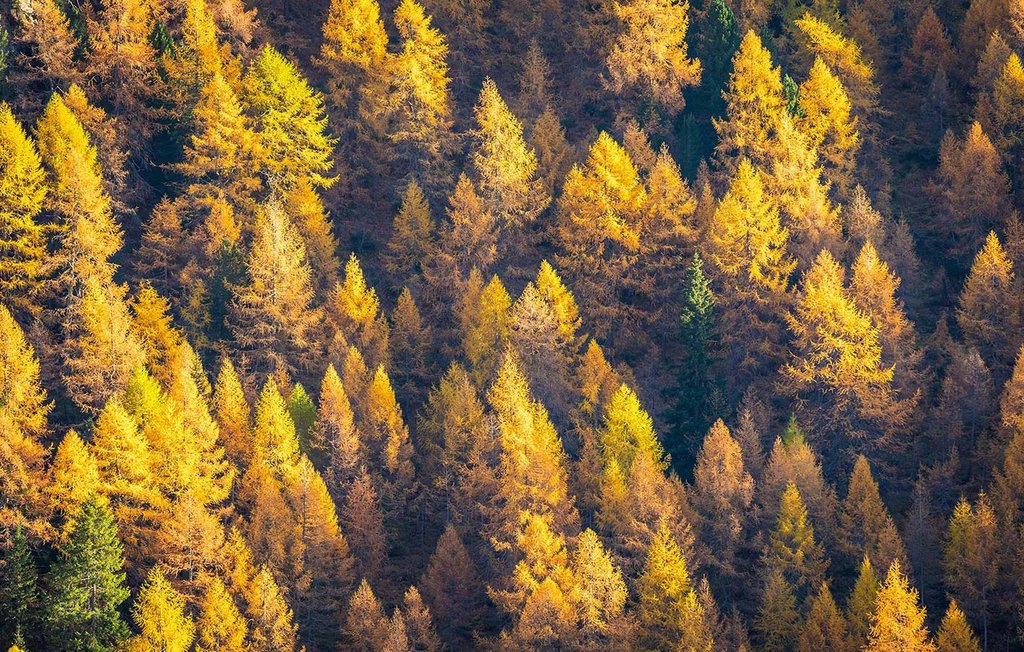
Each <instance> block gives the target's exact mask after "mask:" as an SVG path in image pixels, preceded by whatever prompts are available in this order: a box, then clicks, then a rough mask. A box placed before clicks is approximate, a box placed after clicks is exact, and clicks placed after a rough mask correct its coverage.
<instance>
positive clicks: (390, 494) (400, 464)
mask: <svg viewBox="0 0 1024 652" xmlns="http://www.w3.org/2000/svg"><path fill="white" fill-rule="evenodd" d="M364 422H365V424H366V428H365V432H364V434H365V435H366V437H367V439H368V441H369V445H370V448H371V450H372V453H373V455H375V457H376V459H377V462H378V464H379V466H378V468H379V469H380V473H381V477H382V479H383V485H382V487H381V492H382V494H383V499H384V501H385V506H386V508H387V510H388V511H389V513H392V514H397V513H398V511H401V510H402V509H404V507H403V505H404V501H405V498H407V497H408V495H409V492H410V491H412V489H413V484H414V482H415V480H416V478H415V475H416V470H415V468H414V467H413V464H412V457H413V447H412V441H411V440H410V439H409V427H408V426H407V425H406V423H405V418H404V417H403V416H402V406H401V405H399V404H398V399H397V398H396V397H395V390H394V388H393V387H392V385H391V378H390V377H389V376H388V373H387V371H385V370H384V365H378V366H377V369H376V371H374V373H373V378H372V379H371V380H370V385H369V387H368V388H367V390H366V415H365V416H364ZM396 510H398V511H396Z"/></svg>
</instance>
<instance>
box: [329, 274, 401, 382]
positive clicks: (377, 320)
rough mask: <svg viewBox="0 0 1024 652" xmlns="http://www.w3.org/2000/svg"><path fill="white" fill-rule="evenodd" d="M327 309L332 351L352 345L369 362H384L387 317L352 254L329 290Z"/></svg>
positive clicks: (369, 363)
mask: <svg viewBox="0 0 1024 652" xmlns="http://www.w3.org/2000/svg"><path fill="white" fill-rule="evenodd" d="M326 312H327V320H328V325H329V328H331V329H333V340H334V341H332V342H330V343H329V347H330V351H331V352H332V353H334V352H335V351H336V350H338V349H339V348H341V347H345V348H347V347H348V346H349V345H351V346H355V347H356V348H358V349H359V352H360V353H361V354H362V355H363V356H364V357H365V359H366V363H367V364H368V365H371V366H374V367H376V366H377V365H379V364H385V363H387V353H388V336H389V332H388V331H389V329H388V322H387V318H386V317H385V316H384V314H383V312H382V311H381V309H380V300H379V299H378V298H377V291H376V290H375V289H374V288H373V287H371V286H370V285H369V284H368V283H367V282H366V276H365V275H364V274H363V267H362V265H361V264H360V263H359V259H358V258H356V255H355V254H351V255H350V256H349V259H348V262H346V263H345V274H344V279H343V280H342V282H341V283H338V284H336V285H335V286H334V289H333V290H332V291H331V293H330V296H329V297H328V299H327V305H326Z"/></svg>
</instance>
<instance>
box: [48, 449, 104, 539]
mask: <svg viewBox="0 0 1024 652" xmlns="http://www.w3.org/2000/svg"><path fill="white" fill-rule="evenodd" d="M48 470H49V476H50V479H49V482H48V483H47V485H46V496H47V498H48V500H49V503H50V509H51V510H52V511H53V514H54V516H55V517H56V527H57V538H58V541H60V542H66V541H67V538H68V535H69V534H70V532H71V531H72V530H73V529H74V527H75V523H76V522H77V521H78V517H79V513H80V511H81V508H82V505H83V504H85V502H86V501H88V500H89V499H90V498H93V497H97V499H98V502H99V503H100V504H104V503H105V502H106V499H105V498H103V497H102V496H99V495H98V492H99V489H100V472H99V469H98V468H97V464H96V457H95V456H94V455H93V454H92V451H90V450H89V448H88V447H87V446H86V445H85V442H83V441H82V438H81V436H79V434H78V433H77V432H75V431H74V430H69V431H68V432H67V434H65V435H64V439H62V440H61V442H60V445H59V446H58V447H57V452H56V454H55V455H54V457H53V461H52V462H51V463H50V468H49V469H48Z"/></svg>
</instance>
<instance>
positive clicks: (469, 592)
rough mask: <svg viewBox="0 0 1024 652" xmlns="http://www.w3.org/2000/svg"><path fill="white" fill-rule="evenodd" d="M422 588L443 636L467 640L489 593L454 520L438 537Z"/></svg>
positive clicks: (421, 582)
mask: <svg viewBox="0 0 1024 652" xmlns="http://www.w3.org/2000/svg"><path fill="white" fill-rule="evenodd" d="M420 587H421V590H422V591H423V595H424V597H425V598H426V601H427V603H428V604H429V605H430V610H431V613H432V614H433V616H434V618H435V619H436V620H437V623H438V629H439V630H440V634H441V636H442V637H443V638H444V639H445V640H446V641H459V640H463V639H464V637H465V636H467V635H468V634H469V633H470V632H469V629H470V627H471V626H472V623H474V622H476V621H477V620H478V619H479V618H480V617H481V615H482V612H483V606H484V602H485V600H486V595H485V594H484V587H483V584H482V582H481V580H480V577H479V575H478V574H477V571H476V568H475V565H474V564H473V561H472V558H471V557H470V555H469V551H467V550H466V546H465V545H464V544H463V543H462V539H461V538H460V537H459V533H458V530H457V529H456V528H455V526H454V525H452V524H451V523H449V524H448V526H447V527H446V528H445V530H444V532H443V533H442V534H441V537H440V538H439V539H438V540H437V546H436V548H435V549H434V552H433V554H432V555H431V556H430V560H429V561H428V563H427V567H426V570H425V571H424V573H423V577H422V578H421V580H420ZM456 614H461V617H456Z"/></svg>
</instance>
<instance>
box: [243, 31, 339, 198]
mask: <svg viewBox="0 0 1024 652" xmlns="http://www.w3.org/2000/svg"><path fill="white" fill-rule="evenodd" d="M242 100H243V101H244V102H245V105H246V106H247V107H248V108H249V110H250V111H251V112H252V114H253V115H254V117H255V120H254V123H255V127H256V130H257V132H258V133H259V137H260V140H261V141H262V144H263V154H264V156H265V158H264V159H263V162H264V164H265V165H266V168H267V174H268V176H269V178H270V181H271V186H278V185H280V186H281V187H284V188H288V187H290V186H291V185H292V184H293V183H295V181H296V179H299V178H307V179H309V180H310V181H311V182H312V183H313V185H314V186H316V187H321V188H322V187H327V186H330V185H331V184H332V183H333V181H334V179H333V178H332V177H330V176H329V174H330V171H331V168H332V167H333V161H332V160H331V159H332V156H333V153H334V145H335V143H336V142H337V141H336V140H335V139H334V138H333V137H332V136H330V135H329V134H328V133H327V115H326V114H325V112H324V98H323V95H321V94H320V92H319V91H316V90H314V89H313V88H312V87H311V86H310V85H309V82H307V81H306V80H305V78H303V76H302V74H301V73H300V72H299V70H298V68H296V67H295V65H294V64H293V63H291V62H290V61H288V59H286V58H285V57H284V56H283V55H282V54H281V53H280V52H278V51H277V50H275V49H274V48H273V47H271V46H270V45H266V46H264V47H263V49H262V50H261V51H260V54H259V56H257V57H256V59H255V60H254V61H253V62H252V63H251V64H250V65H249V70H248V71H247V72H246V74H245V77H244V79H243V80H242Z"/></svg>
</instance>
